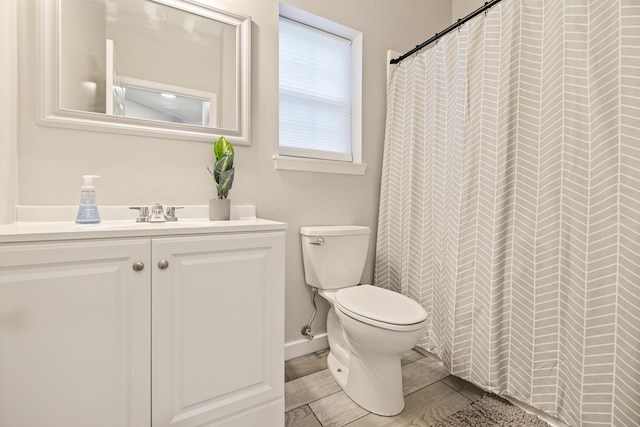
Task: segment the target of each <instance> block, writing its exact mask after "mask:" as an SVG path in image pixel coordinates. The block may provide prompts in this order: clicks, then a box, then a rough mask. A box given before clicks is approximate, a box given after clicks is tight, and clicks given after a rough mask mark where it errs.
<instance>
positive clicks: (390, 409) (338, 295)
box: [300, 226, 427, 416]
mask: <svg viewBox="0 0 640 427" xmlns="http://www.w3.org/2000/svg"><path fill="white" fill-rule="evenodd" d="M300 234H301V235H302V255H303V258H304V272H305V279H306V282H307V284H308V285H309V286H312V287H315V288H318V293H319V294H320V296H322V297H323V298H325V299H326V300H327V301H329V304H331V309H330V310H329V315H328V318H327V336H328V339H329V356H328V358H327V363H328V365H329V371H330V372H331V375H333V378H334V379H335V380H336V381H337V382H338V384H339V385H340V387H342V389H343V390H344V391H345V393H347V395H349V397H350V398H351V399H352V400H353V401H354V402H356V403H357V404H358V405H360V406H362V407H363V408H364V409H366V410H368V411H370V412H373V413H374V414H378V415H385V416H391V415H396V414H398V413H400V412H401V411H402V409H403V408H404V397H403V394H402V371H401V368H400V357H401V356H402V353H404V352H406V351H408V350H410V349H411V348H413V346H415V345H416V343H417V342H418V340H419V339H420V337H422V334H423V333H424V330H425V328H426V325H427V312H426V311H425V310H424V308H422V306H421V305H420V304H418V303H417V302H415V301H414V300H412V299H410V298H408V297H406V296H404V295H402V294H399V293H397V292H393V291H390V290H387V289H383V288H378V287H375V286H371V285H360V286H357V285H358V283H359V282H360V278H361V276H362V270H363V268H364V264H365V260H366V257H367V248H368V244H369V228H368V227H359V226H328V227H302V228H300Z"/></svg>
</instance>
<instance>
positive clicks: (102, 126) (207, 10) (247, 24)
mask: <svg viewBox="0 0 640 427" xmlns="http://www.w3.org/2000/svg"><path fill="white" fill-rule="evenodd" d="M62 1H64V0H40V1H39V3H38V11H37V20H36V26H37V31H38V33H37V43H38V44H37V49H38V52H37V54H38V57H39V61H40V63H39V73H40V75H39V78H38V84H39V85H40V87H38V94H39V102H38V105H39V111H38V123H39V124H41V125H44V126H54V127H62V128H71V129H82V130H90V131H96V132H109V133H118V134H129V135H140V136H148V137H159V138H169V139H179V140H190V141H203V142H209V143H211V142H212V141H214V140H217V139H218V138H219V137H220V136H224V137H225V138H226V139H228V140H229V141H231V142H232V143H234V144H236V145H245V146H248V145H251V143H250V128H251V126H250V125H251V121H250V120H251V117H250V112H251V96H250V94H251V90H250V84H251V17H249V16H244V15H239V14H236V13H232V12H227V11H224V10H220V9H216V8H213V7H211V6H208V5H204V4H201V3H198V2H196V1H194V0H151V1H155V2H157V3H161V4H165V5H168V6H172V7H175V8H178V9H182V10H185V11H187V12H191V13H195V14H198V15H202V16H205V17H209V18H211V19H215V20H217V21H221V22H224V23H225V24H230V25H233V26H235V27H236V37H237V40H238V43H237V46H238V47H237V52H236V69H237V70H238V78H237V86H236V93H237V98H236V99H237V129H235V130H231V129H221V128H207V127H203V126H192V125H184V124H179V123H169V122H160V121H153V120H141V119H135V118H129V117H123V116H113V115H107V114H103V113H92V112H85V111H76V110H67V109H63V108H61V107H60V99H59V87H60V72H59V70H60V66H59V55H58V46H59V40H60V33H59V31H58V30H59V23H60V3H61V2H62Z"/></svg>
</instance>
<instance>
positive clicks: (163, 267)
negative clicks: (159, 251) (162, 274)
mask: <svg viewBox="0 0 640 427" xmlns="http://www.w3.org/2000/svg"><path fill="white" fill-rule="evenodd" d="M167 267H169V261H167V260H166V259H161V260H160V261H159V262H158V268H159V269H160V270H166V268H167Z"/></svg>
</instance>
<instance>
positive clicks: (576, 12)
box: [375, 0, 640, 426]
mask: <svg viewBox="0 0 640 427" xmlns="http://www.w3.org/2000/svg"><path fill="white" fill-rule="evenodd" d="M375 283H376V284H377V285H378V286H382V287H385V288H389V289H393V290H396V291H399V292H402V293H403V294H406V295H409V296H410V297H412V298H413V299H415V300H417V301H418V302H420V303H421V304H422V305H423V306H424V307H425V309H426V310H427V312H428V313H429V326H428V330H427V331H426V334H425V335H424V337H423V339H422V340H421V341H420V343H419V345H420V346H422V347H423V348H425V349H427V350H429V351H431V352H434V353H436V354H437V355H439V356H440V357H441V358H442V360H443V362H444V364H445V365H446V367H447V368H448V369H449V370H450V372H451V373H452V374H454V375H456V376H459V377H462V378H464V379H466V380H469V381H471V382H473V383H475V384H477V385H479V386H481V387H482V388H484V389H486V390H489V391H492V392H495V393H499V394H501V395H507V396H511V397H514V398H516V399H518V400H520V401H522V402H525V403H528V404H530V405H532V406H534V407H537V408H539V409H541V410H543V411H545V412H547V413H549V414H551V415H554V416H556V417H559V418H561V419H563V420H565V422H567V423H569V424H570V425H574V426H612V425H615V426H638V425H640V0H621V1H613V0H544V1H542V0H517V1H516V0H503V1H502V2H501V3H499V4H498V5H496V6H494V7H493V8H492V9H491V10H490V11H488V12H487V13H486V14H484V15H480V16H478V17H477V18H475V19H473V20H471V21H469V22H468V23H466V24H465V25H463V26H462V27H460V29H459V30H456V31H454V32H452V33H450V34H448V35H446V36H444V37H443V38H441V39H440V40H439V41H438V43H437V44H436V45H434V46H432V47H431V48H429V49H428V50H426V51H423V52H422V53H419V54H417V55H414V56H412V57H410V58H408V59H405V60H404V61H403V62H401V63H400V64H398V65H393V66H391V67H390V74H389V85H388V108H387V123H386V136H385V148H384V164H383V176H382V188H381V200H380V212H379V224H378V236H377V249H376V266H375Z"/></svg>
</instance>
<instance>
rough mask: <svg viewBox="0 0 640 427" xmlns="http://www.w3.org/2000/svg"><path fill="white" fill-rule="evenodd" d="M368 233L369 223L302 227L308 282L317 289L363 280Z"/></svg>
mask: <svg viewBox="0 0 640 427" xmlns="http://www.w3.org/2000/svg"><path fill="white" fill-rule="evenodd" d="M369 233H370V230H369V227H361V226H355V225H342V226H321V227H301V228H300V234H301V235H302V257H303V260H304V276H305V281H306V282H307V284H308V285H310V286H313V287H316V288H318V289H338V288H346V287H349V286H354V285H357V284H358V283H360V279H361V278H362V270H363V269H364V264H365V261H366V259H367V250H368V247H369Z"/></svg>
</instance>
